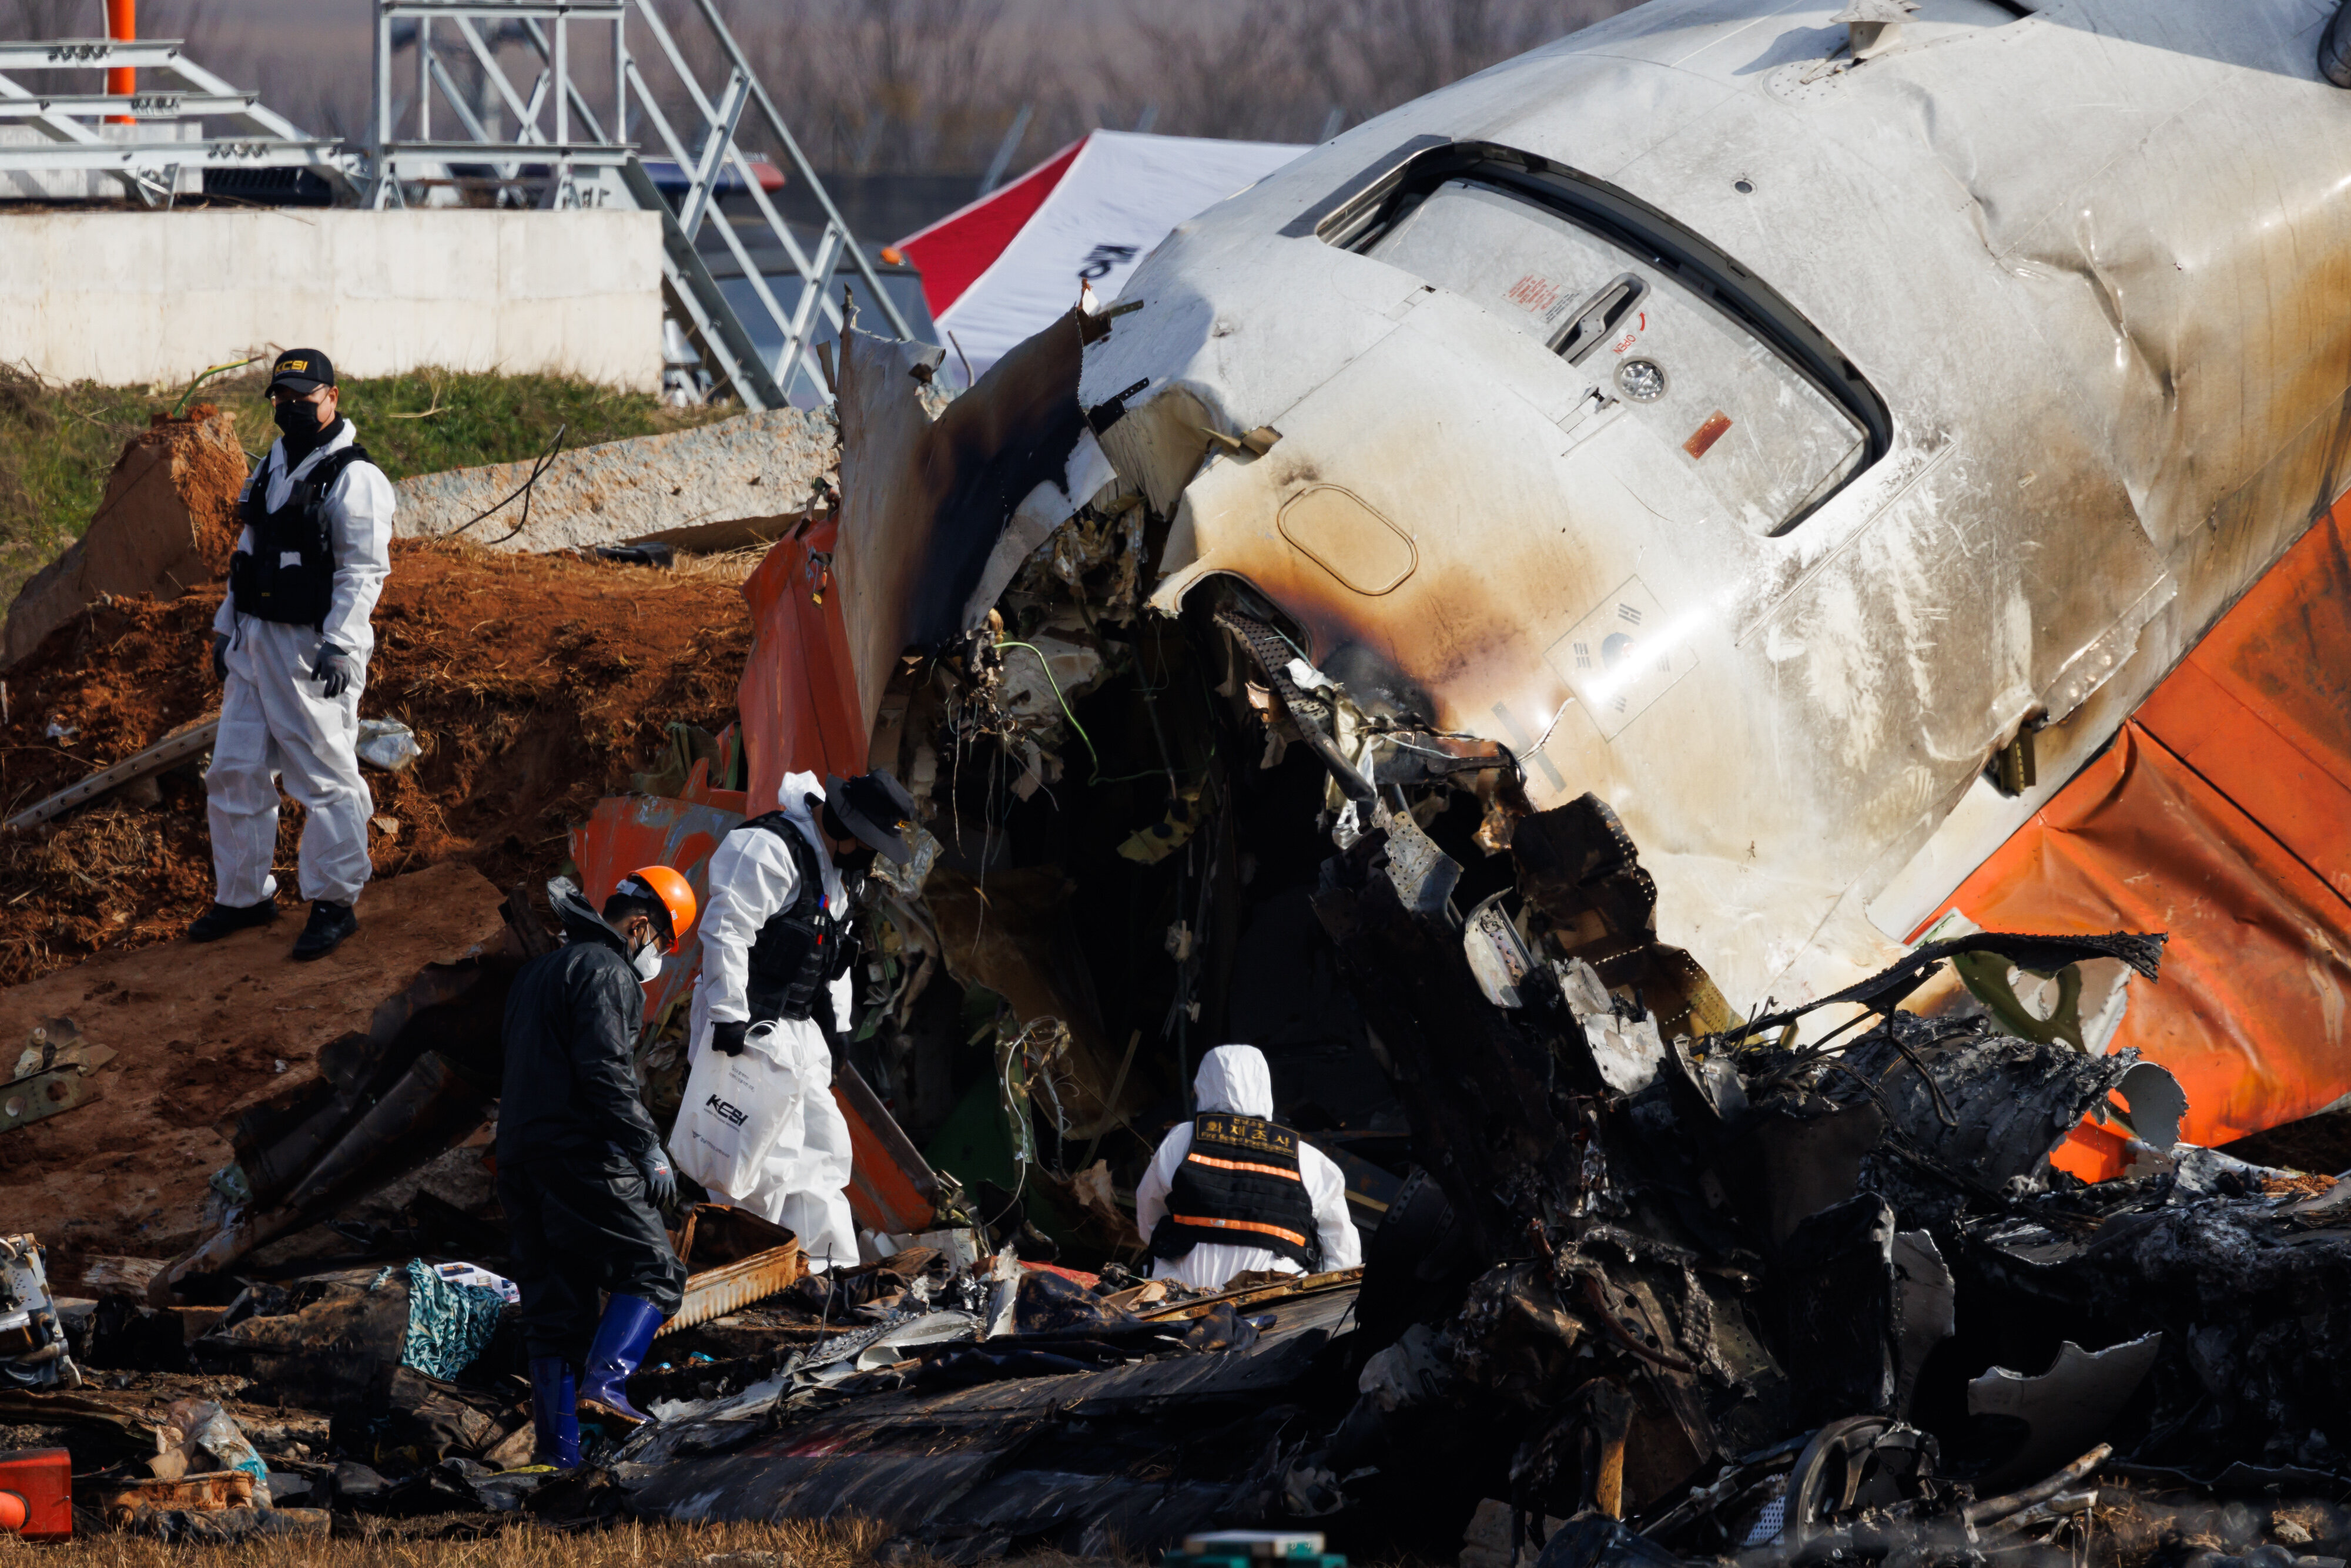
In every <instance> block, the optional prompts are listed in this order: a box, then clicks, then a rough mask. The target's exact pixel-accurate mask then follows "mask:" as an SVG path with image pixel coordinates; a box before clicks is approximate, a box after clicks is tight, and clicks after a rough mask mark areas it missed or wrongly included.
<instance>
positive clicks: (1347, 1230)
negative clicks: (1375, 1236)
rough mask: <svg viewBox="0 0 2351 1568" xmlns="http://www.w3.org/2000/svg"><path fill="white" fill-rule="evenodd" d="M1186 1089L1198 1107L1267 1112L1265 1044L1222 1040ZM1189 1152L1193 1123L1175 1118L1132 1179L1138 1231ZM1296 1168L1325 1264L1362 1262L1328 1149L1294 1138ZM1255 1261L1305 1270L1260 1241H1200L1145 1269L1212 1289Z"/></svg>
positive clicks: (1153, 1224) (1160, 1207) (1159, 1205)
mask: <svg viewBox="0 0 2351 1568" xmlns="http://www.w3.org/2000/svg"><path fill="white" fill-rule="evenodd" d="M1192 1093H1193V1098H1194V1100H1195V1101H1196V1109H1198V1110H1201V1111H1223V1112H1227V1113H1230V1114H1232V1115H1236V1116H1255V1117H1257V1118H1258V1119H1259V1121H1265V1122H1270V1121H1271V1120H1273V1070H1272V1069H1271V1068H1270V1067H1269V1066H1267V1065H1266V1061H1265V1052H1263V1051H1259V1049H1258V1048H1257V1047H1255V1046H1253V1045H1220V1046H1218V1047H1217V1049H1216V1050H1214V1051H1210V1052H1208V1054H1207V1056H1205V1057H1202V1058H1201V1059H1200V1071H1198V1072H1197V1073H1196V1074H1194V1075H1193V1079H1192ZM1191 1152H1192V1124H1191V1123H1189V1122H1180V1123H1178V1124H1176V1125H1175V1127H1174V1128H1173V1129H1171V1130H1170V1131H1169V1133H1168V1134H1167V1136H1166V1139H1165V1141H1164V1142H1162V1143H1161V1144H1160V1145H1159V1152H1158V1153H1157V1154H1156V1155H1153V1156H1152V1160H1151V1168H1150V1169H1149V1170H1147V1171H1144V1173H1143V1179H1142V1180H1141V1181H1140V1182H1138V1183H1136V1184H1135V1188H1134V1224H1135V1228H1137V1229H1139V1230H1141V1231H1142V1232H1143V1235H1144V1239H1146V1240H1148V1239H1150V1236H1151V1232H1152V1231H1153V1230H1154V1229H1155V1228H1157V1226H1158V1224H1159V1222H1160V1220H1161V1219H1163V1218H1165V1217H1166V1214H1167V1191H1168V1188H1169V1187H1171V1186H1174V1185H1175V1172H1176V1169H1177V1167H1178V1166H1182V1165H1183V1163H1184V1156H1185V1155H1188V1154H1190V1153H1191ZM1298 1174H1299V1176H1300V1177H1301V1180H1302V1181H1303V1182H1304V1184H1305V1186H1306V1197H1307V1200H1308V1201H1309V1202H1311V1204H1313V1206H1314V1231H1315V1234H1316V1235H1317V1236H1319V1237H1320V1238H1321V1239H1322V1268H1323V1270H1324V1272H1326V1273H1327V1272H1329V1271H1331V1270H1336V1269H1353V1268H1354V1267H1355V1266H1357V1265H1358V1264H1360V1263H1362V1262H1363V1260H1364V1242H1363V1239H1362V1238H1361V1237H1360V1236H1358V1235H1356V1234H1355V1222H1354V1221H1353V1219H1351V1218H1348V1216H1347V1178H1346V1176H1344V1175H1343V1174H1342V1173H1341V1172H1340V1169H1339V1167H1338V1166H1336V1165H1334V1164H1332V1160H1331V1156H1330V1155H1326V1154H1324V1153H1323V1152H1322V1150H1320V1149H1318V1148H1316V1147H1314V1146H1313V1145H1311V1144H1309V1143H1308V1142H1307V1141H1306V1140H1305V1139H1303V1138H1301V1139H1299V1140H1298ZM1258 1269H1274V1270H1280V1271H1281V1272H1282V1273H1285V1274H1302V1273H1304V1272H1305V1271H1306V1270H1303V1269H1301V1268H1300V1267H1299V1266H1298V1264H1297V1263H1296V1262H1295V1261H1294V1260H1291V1259H1290V1258H1286V1257H1284V1256H1283V1255H1282V1254H1280V1253H1279V1252H1275V1251H1271V1250H1270V1249H1266V1248H1263V1247H1232V1246H1228V1245H1226V1244H1225V1243H1223V1242H1221V1241H1202V1242H1199V1243H1197V1244H1196V1245H1195V1246H1194V1247H1193V1249H1191V1250H1190V1251H1189V1252H1186V1253H1185V1254H1184V1256H1182V1257H1181V1258H1175V1259H1168V1258H1162V1259H1159V1260H1157V1261H1156V1263H1155V1266H1154V1267H1153V1269H1152V1270H1151V1277H1152V1278H1153V1279H1155V1280H1180V1281H1183V1282H1184V1283H1185V1284H1187V1285H1190V1286H1192V1287H1193V1288H1195V1289H1196V1290H1203V1291H1217V1290H1222V1289H1223V1288H1224V1284H1225V1281H1228V1280H1229V1279H1231V1278H1232V1277H1233V1276H1234V1275H1236V1274H1243V1273H1247V1272H1249V1270H1258Z"/></svg>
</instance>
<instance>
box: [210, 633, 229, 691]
mask: <svg viewBox="0 0 2351 1568" xmlns="http://www.w3.org/2000/svg"><path fill="white" fill-rule="evenodd" d="M213 679H214V680H216V681H225V680H227V679H228V638H227V636H226V634H225V633H223V632H214V633H213Z"/></svg>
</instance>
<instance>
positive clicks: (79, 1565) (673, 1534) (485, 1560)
mask: <svg viewBox="0 0 2351 1568" xmlns="http://www.w3.org/2000/svg"><path fill="white" fill-rule="evenodd" d="M433 1523H434V1521H431V1520H414V1521H369V1525H368V1528H367V1529H366V1530H365V1532H364V1533H362V1534H360V1535H357V1536H352V1537H344V1538H338V1539H336V1540H333V1541H288V1540H283V1539H277V1540H265V1541H249V1542H241V1543H239V1544H237V1545H234V1546H196V1545H181V1544H167V1543H165V1542H160V1541H156V1540H153V1539H152V1538H150V1537H146V1536H134V1535H91V1536H84V1537H80V1538H78V1539H76V1540H74V1541H71V1542H59V1543H57V1544H56V1545H50V1546H28V1545H26V1544H25V1543H24V1542H20V1541H17V1540H16V1539H15V1538H14V1537H11V1536H0V1563H23V1564H24V1565H25V1568H35V1565H36V1564H37V1568H705V1564H704V1559H705V1558H708V1557H712V1556H714V1555H719V1556H723V1555H725V1554H727V1553H733V1552H746V1553H750V1552H772V1553H775V1554H776V1557H775V1560H774V1561H775V1564H776V1568H786V1565H789V1568H869V1565H870V1564H872V1563H873V1561H874V1552H875V1551H876V1550H877V1549H878V1548H879V1547H880V1546H881V1544H882V1542H883V1539H884V1538H885V1535H886V1532H885V1531H883V1530H881V1529H879V1528H878V1527H875V1526H873V1525H870V1524H849V1525H816V1524H640V1523H624V1524H615V1525H612V1526H611V1527H610V1528H607V1529H601V1530H597V1529H590V1530H578V1531H558V1530H549V1529H546V1528H544V1527H541V1526H539V1525H538V1524H535V1523H531V1522H528V1521H525V1522H518V1523H517V1524H515V1525H513V1526H511V1527H509V1528H507V1529H505V1530H501V1531H497V1532H496V1533H495V1534H493V1535H488V1536H485V1537H483V1538H481V1539H478V1540H472V1541H460V1540H432V1539H425V1538H421V1537H420V1536H419V1535H418V1534H417V1531H418V1530H419V1528H420V1527H430V1526H431V1525H432V1524H433ZM12 1548H13V1550H12ZM34 1553H38V1555H37V1556H35V1555H34ZM708 1568H766V1565H765V1564H764V1563H763V1562H762V1560H761V1559H758V1558H744V1559H738V1560H737V1562H735V1563H713V1564H709V1565H708Z"/></svg>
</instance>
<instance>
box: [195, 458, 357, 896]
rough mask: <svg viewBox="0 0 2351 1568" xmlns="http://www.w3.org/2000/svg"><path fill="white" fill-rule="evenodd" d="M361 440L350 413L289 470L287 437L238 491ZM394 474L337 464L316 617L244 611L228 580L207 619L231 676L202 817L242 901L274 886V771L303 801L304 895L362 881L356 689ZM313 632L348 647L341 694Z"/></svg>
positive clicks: (273, 486) (227, 884)
mask: <svg viewBox="0 0 2351 1568" xmlns="http://www.w3.org/2000/svg"><path fill="white" fill-rule="evenodd" d="M358 439H359V431H358V429H357V428H356V427H355V426H353V425H352V424H351V423H350V421H348V420H346V421H344V422H343V428H342V429H341V431H340V432H339V433H337V434H336V435H335V437H334V439H332V440H331V441H328V442H324V443H321V444H319V446H318V447H317V448H316V449H315V450H314V451H312V452H311V453H310V454H309V455H308V456H307V457H305V458H303V460H302V461H301V462H300V463H298V464H297V465H295V466H294V471H293V472H292V473H291V474H289V473H287V471H286V443H285V442H284V441H283V440H280V441H278V442H277V444H274V445H272V446H271V447H270V449H269V455H268V456H267V457H266V458H264V459H263V460H262V463H261V465H260V466H259V467H258V468H256V469H255V470H254V471H253V473H252V474H250V475H248V476H246V481H245V489H244V491H242V492H240V494H239V497H238V498H239V500H240V501H241V500H243V499H244V497H245V496H246V495H249V494H250V493H251V492H252V489H253V486H255V485H256V483H264V482H266V485H267V486H268V487H267V489H266V491H265V492H264V493H263V497H262V498H263V501H264V503H265V504H266V506H267V507H270V508H272V509H275V508H277V507H282V506H284V505H285V504H286V497H287V493H288V492H289V491H291V490H292V489H293V487H294V484H295V482H296V481H297V480H298V479H300V478H301V477H303V476H305V475H307V474H308V473H309V472H310V470H311V469H312V468H313V467H315V466H317V465H319V463H321V462H323V461H325V459H326V458H327V457H328V456H329V455H332V454H334V453H337V452H340V451H341V450H342V449H343V448H344V447H346V446H349V445H350V444H351V443H352V442H354V441H356V440H358ZM392 506H393V496H392V481H391V480H389V479H387V478H385V477H384V475H383V470H382V469H381V468H378V467H377V466H376V465H374V464H372V463H365V462H361V463H354V464H352V465H350V467H348V468H346V469H344V470H343V472H342V475H341V476H340V477H339V478H338V479H337V480H336V481H335V485H334V488H333V489H331V490H329V491H328V492H327V495H326V498H325V509H326V514H327V525H328V526H327V532H328V537H329V538H331V539H332V540H333V541H334V547H335V579H334V591H333V597H332V599H331V601H330V602H329V607H328V611H327V619H326V621H325V622H324V623H322V624H321V625H319V626H289V625H287V624H285V623H284V622H277V621H264V620H262V619H261V618H260V617H259V616H256V615H240V614H238V613H237V611H236V597H235V594H234V593H232V594H230V595H228V596H227V597H226V598H224V599H223V600H222V601H221V607H220V612H219V613H218V614H216V615H214V617H213V630H214V632H219V633H220V634H221V635H222V636H225V637H226V638H228V639H229V644H228V656H227V664H228V679H227V681H226V682H225V685H224V686H223V688H222V692H221V718H220V734H219V735H218V737H215V738H214V741H213V763H212V767H211V768H208V769H207V770H206V771H205V773H204V794H205V799H206V808H207V815H208V816H209V817H210V819H211V821H212V835H213V877H214V886H215V888H216V891H215V893H214V897H215V898H216V899H218V900H219V901H220V902H221V903H223V904H227V905H229V906H231V907H232V908H244V907H246V906H248V905H251V904H259V903H261V902H262V901H263V900H264V899H267V898H272V897H275V896H276V894H277V878H276V877H275V876H273V875H271V874H270V869H269V868H270V862H271V861H272V859H273V858H274V856H275V854H276V852H277V781H276V780H274V779H272V778H271V777H270V776H271V775H272V774H273V773H276V774H282V775H283V777H284V779H285V785H286V792H287V794H288V795H291V796H293V797H294V799H295V800H297V801H298V802H299V803H300V805H301V807H302V810H303V812H304V816H303V821H302V848H301V853H300V860H299V864H300V867H301V883H302V896H303V898H304V899H306V900H308V901H310V902H313V903H315V902H318V901H319V900H321V899H323V900H326V901H328V902H329V903H334V904H350V903H351V902H352V901H354V900H355V899H357V898H358V897H359V893H360V888H362V887H364V886H366V885H367V880H368V874H369V872H370V870H371V866H370V864H369V861H368V839H367V831H368V819H369V818H370V817H371V816H373V815H374V814H375V797H374V796H373V794H371V792H370V791H369V789H368V787H367V781H366V780H365V779H362V778H360V759H359V751H358V747H359V722H360V688H361V687H363V686H364V685H366V684H367V663H368V655H369V654H370V653H373V652H374V651H375V633H374V632H373V631H372V630H371V629H370V627H369V625H368V617H369V616H371V614H373V613H374V612H375V601H376V598H377V596H378V595H379V594H381V592H382V591H383V580H384V579H385V577H387V576H389V575H390V574H391V571H392ZM236 548H237V549H240V550H246V551H250V550H251V549H253V530H252V529H251V528H246V529H244V530H242V531H241V532H240V534H239V536H238V538H237V546H236ZM321 643H333V644H334V645H335V646H336V647H338V648H340V649H341V650H342V651H343V652H344V653H348V654H349V655H350V660H351V664H352V665H353V678H352V680H351V683H350V685H348V686H345V687H344V688H343V692H342V695H340V696H336V697H327V696H322V695H319V681H318V678H317V677H316V676H315V675H313V674H311V668H312V666H313V664H315V662H316V661H317V658H318V654H319V645H320V644H321Z"/></svg>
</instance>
